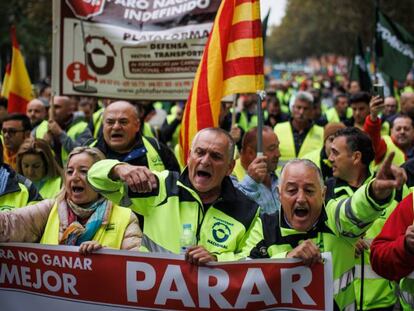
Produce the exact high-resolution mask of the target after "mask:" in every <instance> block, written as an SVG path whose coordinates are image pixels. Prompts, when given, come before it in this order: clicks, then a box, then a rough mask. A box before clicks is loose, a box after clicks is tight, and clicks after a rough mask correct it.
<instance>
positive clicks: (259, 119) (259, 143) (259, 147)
mask: <svg viewBox="0 0 414 311" xmlns="http://www.w3.org/2000/svg"><path fill="white" fill-rule="evenodd" d="M256 94H257V156H258V157H259V156H262V155H263V124H264V121H263V109H262V101H263V100H264V98H265V96H266V92H265V91H257V93H256Z"/></svg>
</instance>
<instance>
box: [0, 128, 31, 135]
mask: <svg viewBox="0 0 414 311" xmlns="http://www.w3.org/2000/svg"><path fill="white" fill-rule="evenodd" d="M24 131H25V130H16V129H1V134H3V135H6V134H9V135H10V136H14V135H16V133H18V132H24Z"/></svg>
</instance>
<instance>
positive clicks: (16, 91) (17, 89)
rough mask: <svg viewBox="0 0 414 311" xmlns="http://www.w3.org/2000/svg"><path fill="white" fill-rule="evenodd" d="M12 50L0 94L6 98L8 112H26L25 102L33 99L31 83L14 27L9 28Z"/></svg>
mask: <svg viewBox="0 0 414 311" xmlns="http://www.w3.org/2000/svg"><path fill="white" fill-rule="evenodd" d="M10 34H11V40H12V46H13V52H12V61H11V66H10V67H9V66H7V68H6V74H5V75H4V79H3V86H2V90H1V95H2V96H4V97H6V98H7V99H8V104H7V110H8V112H9V113H13V112H17V113H26V106H27V103H28V102H29V101H30V100H32V99H33V92H32V83H31V82H30V77H29V74H28V73H27V69H26V65H25V63H24V59H23V55H22V53H21V52H20V49H19V43H18V42H17V38H16V29H15V28H14V27H12V28H11V30H10Z"/></svg>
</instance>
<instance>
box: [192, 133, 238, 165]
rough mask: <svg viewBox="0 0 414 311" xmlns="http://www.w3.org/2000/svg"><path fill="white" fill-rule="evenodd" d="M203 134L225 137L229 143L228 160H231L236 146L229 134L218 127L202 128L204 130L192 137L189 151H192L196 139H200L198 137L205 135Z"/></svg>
mask: <svg viewBox="0 0 414 311" xmlns="http://www.w3.org/2000/svg"><path fill="white" fill-rule="evenodd" d="M205 132H213V133H216V134H218V135H223V136H225V137H226V138H227V140H228V142H229V148H228V154H229V158H230V160H233V158H234V151H235V149H236V144H235V143H234V140H233V138H232V137H231V135H230V134H229V132H227V131H225V130H223V129H221V128H219V127H208V128H204V129H202V130H200V131H198V132H197V134H196V135H195V136H194V138H193V141H192V142H191V150H193V149H194V145H195V143H196V141H197V139H198V138H199V137H200V135H201V134H203V133H205Z"/></svg>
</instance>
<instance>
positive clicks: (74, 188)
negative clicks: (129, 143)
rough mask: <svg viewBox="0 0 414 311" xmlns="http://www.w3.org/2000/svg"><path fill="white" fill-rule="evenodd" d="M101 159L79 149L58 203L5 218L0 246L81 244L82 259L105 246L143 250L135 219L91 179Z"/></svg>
mask: <svg viewBox="0 0 414 311" xmlns="http://www.w3.org/2000/svg"><path fill="white" fill-rule="evenodd" d="M102 159H104V155H103V154H102V153H101V152H100V151H99V150H98V149H96V148H90V147H77V148H75V149H74V150H73V151H72V152H71V153H70V154H69V157H68V162H67V166H66V168H65V172H64V184H63V187H62V190H61V191H60V193H59V194H58V195H57V197H56V198H55V199H48V200H44V201H41V202H39V203H37V204H34V205H31V206H27V207H23V208H19V209H15V210H13V211H10V212H4V213H0V242H32V243H33V242H37V241H39V240H40V243H42V244H60V245H79V246H80V248H79V251H80V252H81V253H82V254H87V253H90V252H92V251H95V250H98V249H100V248H101V247H110V248H114V249H126V250H138V248H139V246H140V245H141V237H142V232H141V229H140V227H139V224H138V219H137V217H136V216H135V214H134V213H133V212H132V211H131V210H130V209H127V208H123V207H120V206H117V205H114V204H112V203H111V202H110V201H108V200H107V199H105V198H103V197H101V196H100V195H99V194H98V193H97V192H95V191H94V190H93V189H92V188H91V186H89V184H88V182H87V180H86V174H87V172H88V170H89V168H90V167H91V166H92V164H94V163H95V162H98V161H100V160H102Z"/></svg>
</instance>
